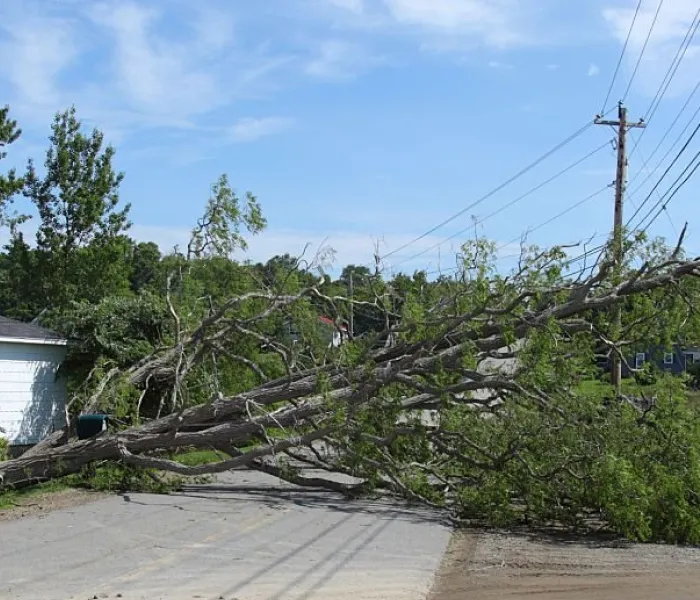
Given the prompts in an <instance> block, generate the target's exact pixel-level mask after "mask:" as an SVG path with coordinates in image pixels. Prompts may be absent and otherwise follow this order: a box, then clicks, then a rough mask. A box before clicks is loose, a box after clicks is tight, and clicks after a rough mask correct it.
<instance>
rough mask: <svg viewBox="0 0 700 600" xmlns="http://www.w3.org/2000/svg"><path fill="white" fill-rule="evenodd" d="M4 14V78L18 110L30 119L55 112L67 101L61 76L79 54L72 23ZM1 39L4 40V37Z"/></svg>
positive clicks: (0, 21) (0, 29)
mask: <svg viewBox="0 0 700 600" xmlns="http://www.w3.org/2000/svg"><path fill="white" fill-rule="evenodd" d="M5 10H6V11H7V12H4V11H3V12H0V34H2V36H1V37H2V38H4V41H0V56H3V57H5V59H3V60H2V61H0V77H2V78H5V79H7V80H8V81H9V83H10V84H11V85H12V87H13V95H14V98H8V100H10V99H12V100H15V101H16V102H15V103H16V104H17V111H18V112H19V114H20V115H23V116H27V115H29V114H32V113H37V112H38V113H41V116H42V118H46V116H47V114H50V112H53V111H54V110H55V107H56V105H57V103H60V102H61V101H62V100H63V99H62V96H61V92H60V85H59V77H60V76H61V74H62V73H63V72H64V71H65V70H66V69H68V67H69V66H70V65H71V64H72V63H73V61H74V60H75V58H76V57H77V56H78V54H79V48H78V45H77V42H76V39H75V35H74V33H75V23H74V22H73V21H72V20H69V19H65V18H58V17H54V16H50V15H42V14H37V13H35V12H33V11H31V10H30V11H28V14H22V15H19V14H18V13H17V12H16V11H12V10H9V7H7V8H6V9H5ZM0 39H1V38H0Z"/></svg>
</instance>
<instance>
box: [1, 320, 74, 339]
mask: <svg viewBox="0 0 700 600" xmlns="http://www.w3.org/2000/svg"><path fill="white" fill-rule="evenodd" d="M0 338H15V339H17V338H19V339H27V340H62V339H64V337H63V336H62V335H61V334H59V333H56V332H55V331H51V330H50V329H45V328H44V327H39V325H32V324H31V323H22V321H15V320H14V319H8V318H7V317H3V316H0Z"/></svg>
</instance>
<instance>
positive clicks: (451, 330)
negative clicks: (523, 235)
mask: <svg viewBox="0 0 700 600" xmlns="http://www.w3.org/2000/svg"><path fill="white" fill-rule="evenodd" d="M639 243H640V242H639V241H637V242H635V243H631V244H630V245H629V246H628V248H627V256H628V259H629V260H628V264H627V266H626V267H625V271H624V273H625V275H624V277H623V278H622V281H621V282H620V283H618V284H616V285H613V283H612V278H611V263H610V261H609V260H608V258H607V255H606V254H605V252H603V253H602V254H601V255H595V256H597V257H598V262H597V263H596V264H594V265H592V266H591V265H589V267H588V268H584V269H583V270H582V272H580V273H575V272H573V273H572V269H571V268H570V265H571V263H570V259H568V258H567V255H566V252H565V251H564V250H563V249H562V248H555V249H552V250H550V251H546V252H539V251H536V250H534V249H530V250H526V251H524V253H523V257H522V260H521V262H520V264H519V266H518V268H517V269H516V270H515V271H514V272H512V273H510V274H509V275H508V276H504V275H501V274H499V272H498V271H497V269H496V268H495V267H494V251H493V246H491V245H490V244H488V243H486V242H484V241H483V240H476V241H474V242H470V243H468V244H466V245H465V246H464V248H463V252H462V254H461V255H460V265H461V268H460V271H459V273H458V275H457V276H456V277H453V278H441V279H439V280H438V281H437V282H435V283H434V284H432V285H429V286H428V285H426V284H425V282H424V281H423V280H421V282H420V285H416V286H413V287H411V285H408V284H407V285H405V286H404V289H402V291H401V293H400V294H399V293H398V292H397V289H396V286H392V284H391V283H387V282H384V281H382V280H381V278H380V277H379V276H377V275H370V274H366V276H367V278H368V282H367V285H366V287H365V296H366V297H365V298H363V299H357V298H354V299H350V298H348V296H347V295H344V294H336V293H334V291H335V290H333V289H332V288H329V286H328V281H327V279H326V278H324V277H316V276H314V275H312V274H311V273H310V271H309V270H306V269H301V267H300V265H301V263H300V262H298V261H297V262H294V261H292V262H291V263H290V264H289V265H287V267H286V270H285V272H284V273H283V274H282V275H280V276H278V277H275V278H268V279H267V280H266V281H263V280H262V279H256V277H255V276H254V275H249V276H250V277H251V278H252V280H253V281H254V283H256V285H258V289H257V291H247V292H244V293H241V294H240V295H237V296H235V297H230V298H228V299H226V300H225V301H220V302H219V301H216V300H214V299H213V298H212V297H211V296H202V297H199V298H197V299H196V301H194V302H192V303H190V304H189V305H187V306H185V303H184V302H182V301H181V299H182V298H184V297H185V296H187V294H185V293H184V292H183V290H184V289H185V288H186V286H187V285H188V281H190V279H192V278H195V279H196V277H197V274H196V270H197V268H198V267H197V264H202V263H196V264H194V263H193V264H185V266H184V267H183V266H182V265H180V268H179V269H178V270H177V273H178V275H176V276H175V275H171V276H170V277H169V278H168V288H167V289H168V293H167V295H166V297H165V300H164V304H163V306H162V307H161V308H160V310H161V312H162V313H164V314H166V315H169V318H170V319H171V324H172V335H171V336H170V338H171V339H170V340H169V343H168V344H164V345H163V346H161V347H154V348H153V350H152V351H151V352H150V354H149V355H148V356H146V357H145V358H141V359H140V360H138V361H136V362H135V364H133V365H131V366H111V367H109V366H108V365H107V366H104V365H103V367H102V368H95V369H93V371H92V373H91V375H90V377H88V379H87V381H86V383H85V385H84V386H83V388H82V389H81V390H80V391H79V392H78V393H76V395H75V397H74V398H73V400H72V407H73V408H74V409H76V410H81V411H84V412H90V411H94V410H104V411H107V412H114V411H115V410H117V409H118V410H120V411H121V414H122V415H128V416H129V417H130V418H131V419H133V421H132V425H131V426H128V427H126V426H125V427H122V428H121V429H120V430H118V431H114V432H110V433H108V434H104V435H101V436H99V437H96V438H93V439H89V440H83V441H77V440H76V439H75V438H73V437H71V436H70V435H69V429H66V430H64V431H61V432H58V433H56V434H55V435H53V436H52V437H51V438H49V439H47V440H46V441H44V442H42V443H41V444H39V445H38V446H36V447H34V448H33V449H32V450H30V451H29V452H27V453H25V454H24V455H22V456H21V457H19V458H17V459H14V460H9V461H6V462H4V463H0V477H1V485H2V487H3V488H10V487H17V486H23V485H28V484H31V483H34V482H39V481H43V480H46V479H50V478H55V477H60V476H64V475H67V474H70V473H76V472H78V471H79V470H81V469H82V468H84V467H85V466H86V465H88V464H90V463H93V462H94V461H114V462H119V463H122V464H126V465H130V466H133V467H139V468H143V469H158V470H164V471H170V472H174V473H178V474H180V475H185V476H190V475H204V474H210V473H217V472H223V471H226V470H230V469H233V468H237V467H247V468H251V469H257V470H261V471H264V472H267V473H271V474H273V475H276V476H278V477H281V478H283V479H286V480H288V481H291V482H294V483H298V484H301V485H313V486H325V487H328V488H330V489H333V490H336V491H341V492H346V493H348V494H357V493H367V492H370V491H372V490H376V489H379V488H381V489H383V490H385V491H386V492H388V493H391V494H397V495H400V496H402V497H405V498H409V499H413V500H417V501H421V502H425V503H428V504H430V505H434V506H440V507H444V508H446V509H449V510H450V511H451V512H452V514H454V515H455V516H457V517H459V518H462V519H465V520H471V519H473V520H477V521H487V522H489V523H491V524H496V525H503V524H510V523H514V522H529V523H549V522H559V523H562V522H563V523H565V524H567V525H570V526H584V525H586V524H590V523H591V522H598V523H600V524H602V525H603V526H608V527H612V528H613V529H614V530H616V531H618V532H622V533H624V534H625V535H627V536H629V537H632V538H637V539H666V540H673V541H691V542H697V541H700V496H699V495H698V494H699V493H700V454H699V452H700V425H698V420H697V419H695V418H694V416H693V413H692V411H691V409H690V408H689V407H688V406H687V405H686V402H685V399H684V398H685V396H684V390H683V384H682V382H681V381H680V380H677V379H672V378H665V379H661V380H660V382H659V384H658V387H657V390H656V391H655V392H654V393H655V396H654V398H646V402H641V401H639V400H638V399H633V398H627V397H622V398H617V397H615V396H614V394H611V393H607V392H606V393H602V394H601V393H594V392H591V391H587V389H586V387H585V386H583V385H582V382H586V381H589V380H592V379H594V378H595V373H596V368H597V367H596V364H597V362H599V360H600V359H601V358H603V359H605V357H609V356H610V354H611V353H613V352H618V353H620V355H621V356H622V358H623V360H624V359H625V358H626V356H627V354H628V353H627V350H626V346H625V344H629V343H631V340H632V338H633V336H634V335H637V336H641V337H643V338H644V339H645V340H646V341H647V342H648V341H650V340H651V339H652V336H654V335H657V336H658V335H659V331H658V330H659V323H660V321H659V319H660V318H661V317H662V316H664V318H668V315H669V314H671V308H673V311H675V312H673V314H678V315H680V314H682V313H683V314H685V317H682V318H681V317H679V319H680V320H681V321H683V319H686V320H685V321H683V322H684V323H687V322H688V319H690V320H693V319H695V314H694V312H693V310H692V309H693V301H692V299H691V298H690V297H689V294H692V293H693V290H694V289H695V281H696V279H695V278H696V277H697V276H698V275H700V259H696V260H686V259H684V258H683V256H682V252H681V250H680V247H681V245H680V243H679V245H678V246H677V247H676V248H675V249H673V248H664V249H663V250H659V249H658V248H657V249H656V250H655V252H654V254H653V256H650V255H646V254H644V250H643V249H642V250H640V246H639ZM635 244H636V245H635ZM635 257H636V258H639V257H642V258H643V260H641V261H640V260H636V262H635ZM206 260H207V261H216V260H218V259H217V257H211V258H208V259H206ZM185 262H186V261H185ZM207 264H209V266H211V262H210V263H207ZM635 265H636V266H635ZM174 272H175V271H174ZM271 281H273V283H271ZM370 292H371V293H370ZM141 300H142V299H141ZM141 300H135V301H134V302H135V303H138V302H139V301H141ZM616 304H622V305H623V306H624V307H625V324H624V325H625V326H624V328H623V332H624V333H625V335H626V336H627V338H626V339H625V340H622V339H611V334H610V329H609V327H608V324H609V319H608V316H607V315H609V313H610V309H611V308H612V307H613V306H614V305H616ZM351 305H352V307H353V309H354V310H355V311H358V312H362V311H365V312H368V311H371V312H372V313H373V314H379V315H382V316H383V319H384V328H383V329H381V330H378V331H375V332H370V333H368V334H366V335H364V336H360V337H358V338H356V339H354V340H352V341H350V342H349V343H347V344H344V345H341V346H340V347H338V348H334V347H330V346H329V344H328V339H327V336H324V332H323V331H319V327H318V323H317V316H318V315H319V314H325V315H332V316H333V317H334V318H335V322H336V324H337V326H340V325H341V323H343V321H344V319H345V318H346V317H347V314H348V310H349V308H350V306H351ZM684 311H685V312H684ZM669 327H670V325H669ZM292 332H293V334H292ZM661 336H662V337H663V334H661ZM629 368H630V370H633V368H632V367H631V366H630V367H629ZM231 369H233V371H231ZM231 372H233V373H236V374H237V375H236V376H231V375H230V373H231ZM225 373H229V375H225ZM242 382H243V383H242ZM183 447H198V448H213V449H215V450H217V451H219V452H220V453H221V457H222V459H221V460H220V461H219V462H217V463H211V464H205V465H199V466H186V465H184V464H181V463H178V462H176V461H175V460H172V451H173V450H174V449H177V448H183ZM302 466H307V467H312V468H313V469H315V470H316V471H317V472H321V473H323V472H327V473H332V472H337V473H344V474H347V475H351V476H354V477H355V478H356V479H354V480H353V481H355V482H356V483H347V484H346V483H342V484H341V483H337V481H336V480H333V479H332V478H331V477H324V476H322V475H318V476H314V477H313V478H310V477H307V476H305V475H304V473H303V471H302V469H301V467H302Z"/></svg>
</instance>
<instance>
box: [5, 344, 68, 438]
mask: <svg viewBox="0 0 700 600" xmlns="http://www.w3.org/2000/svg"><path fill="white" fill-rule="evenodd" d="M65 355H66V347H65V346H54V345H42V344H26V343H10V342H0V427H2V428H3V429H4V430H5V433H2V432H0V435H2V436H3V437H6V438H7V439H8V440H9V441H10V443H11V444H17V445H22V444H36V443H37V442H39V441H41V440H42V439H43V438H45V437H46V436H47V435H49V434H50V433H51V432H52V431H54V430H55V429H58V428H60V427H63V425H65V413H64V407H65V402H66V381H65V378H64V377H60V378H57V377H56V372H57V371H58V368H59V366H60V365H61V362H62V361H63V360H64V358H65Z"/></svg>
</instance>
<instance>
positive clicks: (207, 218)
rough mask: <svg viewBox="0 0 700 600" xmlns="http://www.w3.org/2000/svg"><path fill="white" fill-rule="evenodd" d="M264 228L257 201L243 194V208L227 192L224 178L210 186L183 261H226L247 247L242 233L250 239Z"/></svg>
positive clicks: (231, 190)
mask: <svg viewBox="0 0 700 600" xmlns="http://www.w3.org/2000/svg"><path fill="white" fill-rule="evenodd" d="M266 226H267V221H266V220H265V218H264V217H263V214H262V210H261V208H260V204H259V203H258V200H257V198H256V197H255V196H253V194H252V193H251V192H246V197H245V205H244V206H242V205H241V200H240V198H239V197H238V196H237V195H236V193H235V192H234V191H233V189H232V188H231V185H230V184H229V182H228V177H227V176H226V175H225V174H224V175H221V177H219V179H218V181H217V182H216V183H215V184H214V185H213V186H212V190H211V196H210V197H209V200H208V201H207V206H206V209H205V211H204V215H203V216H202V218H201V219H199V221H198V222H197V226H196V227H195V228H194V229H193V230H192V238H191V240H190V243H189V245H188V247H187V258H203V257H206V256H223V257H227V258H230V257H231V255H232V254H233V253H234V252H235V250H236V249H239V248H240V249H242V250H245V249H246V248H247V247H248V243H247V241H246V239H245V237H244V235H243V233H242V231H243V229H246V230H247V231H248V232H250V233H252V234H253V235H255V234H258V233H260V232H261V231H262V230H263V229H265V227H266Z"/></svg>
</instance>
